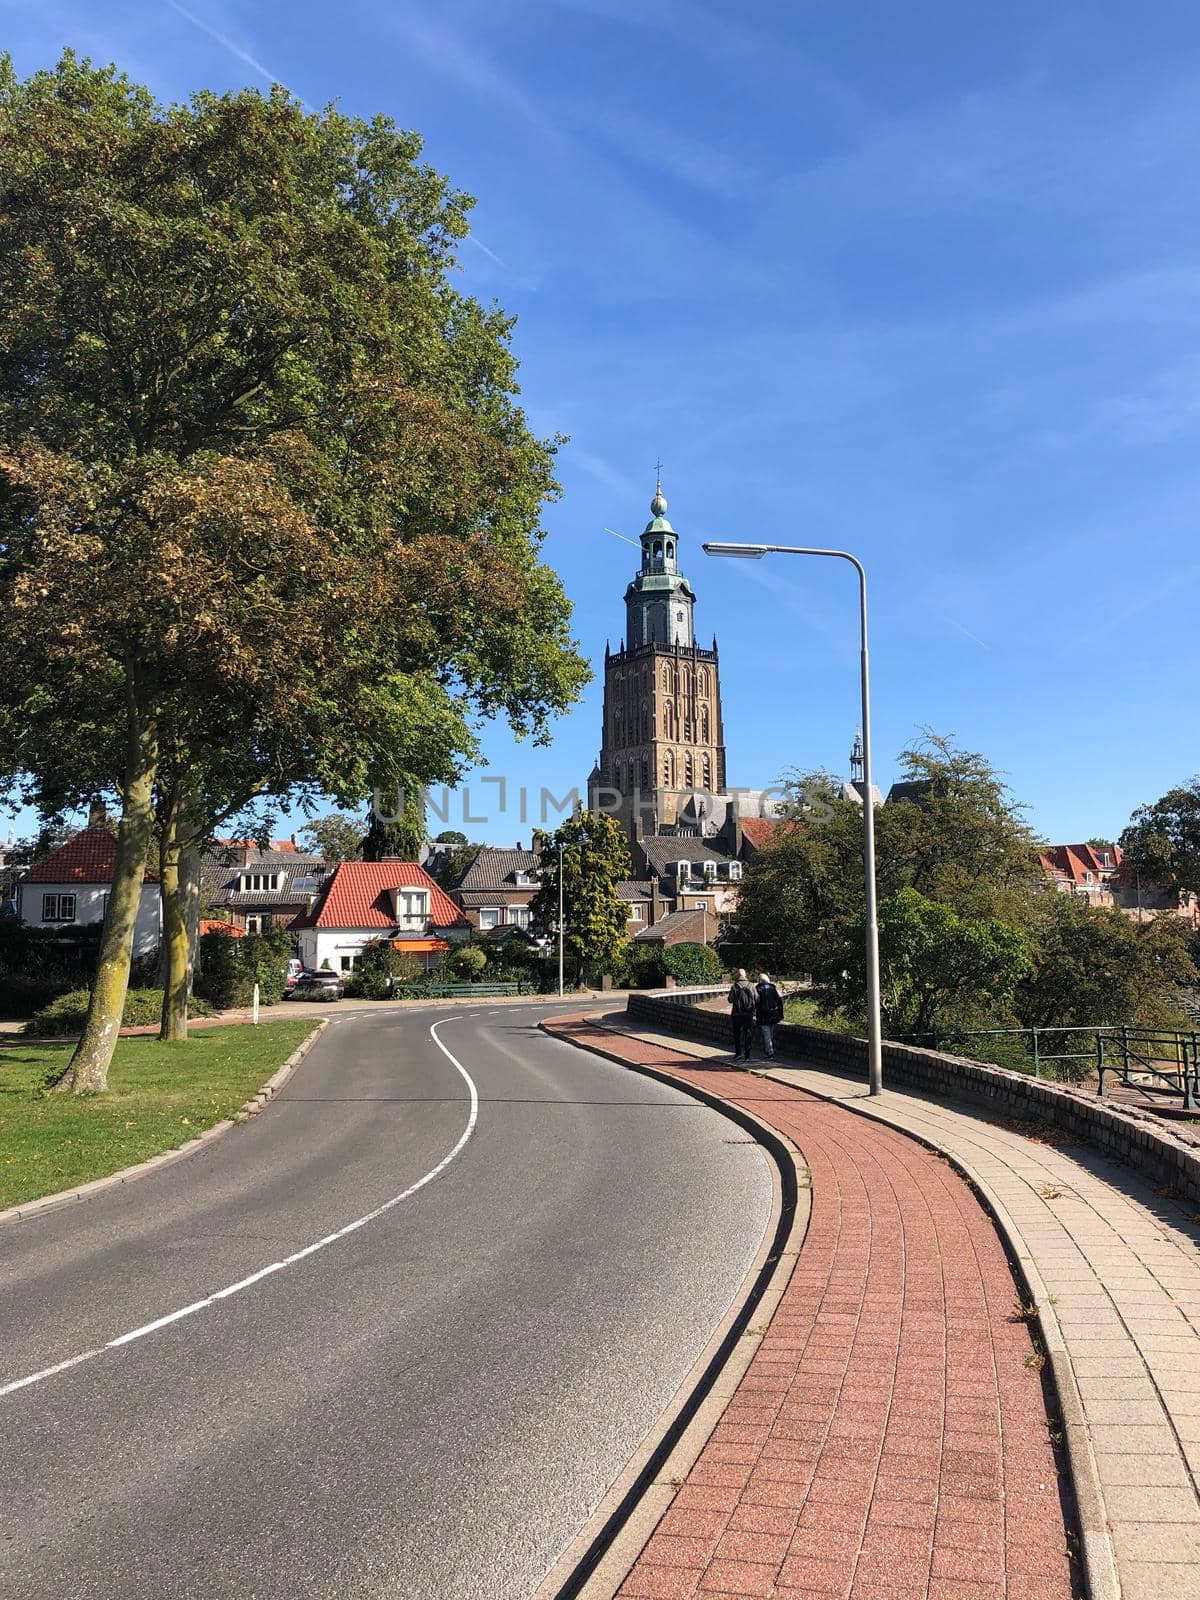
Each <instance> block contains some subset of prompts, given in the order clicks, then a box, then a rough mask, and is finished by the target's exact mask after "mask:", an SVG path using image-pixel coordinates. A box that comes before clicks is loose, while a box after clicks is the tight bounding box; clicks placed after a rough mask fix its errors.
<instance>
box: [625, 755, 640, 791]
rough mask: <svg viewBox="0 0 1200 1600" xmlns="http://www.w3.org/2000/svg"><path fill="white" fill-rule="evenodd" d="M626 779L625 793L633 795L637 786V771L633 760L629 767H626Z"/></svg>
mask: <svg viewBox="0 0 1200 1600" xmlns="http://www.w3.org/2000/svg"><path fill="white" fill-rule="evenodd" d="M625 779H626V783H625V793H626V795H631V794H632V793H633V791H634V790H635V789H636V788H637V772H636V771H635V769H634V765H633V762H632V761H631V762H630V763H629V765H628V767H626V769H625Z"/></svg>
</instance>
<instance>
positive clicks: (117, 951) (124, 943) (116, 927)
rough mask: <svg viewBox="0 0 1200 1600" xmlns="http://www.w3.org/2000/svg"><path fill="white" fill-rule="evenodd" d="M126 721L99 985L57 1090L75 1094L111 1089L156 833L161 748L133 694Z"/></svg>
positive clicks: (102, 939)
mask: <svg viewBox="0 0 1200 1600" xmlns="http://www.w3.org/2000/svg"><path fill="white" fill-rule="evenodd" d="M128 716H129V725H128V732H127V736H126V742H127V748H126V755H125V783H124V795H123V802H124V803H123V806H122V810H121V824H120V827H119V828H118V829H117V859H116V863H115V865H114V867H113V880H112V889H111V891H110V893H109V897H108V912H107V915H106V916H105V918H104V928H103V931H102V932H101V934H100V958H99V960H98V961H97V963H96V979H95V982H94V984H93V986H92V996H91V1000H90V1002H89V1004H88V1014H87V1020H86V1021H85V1022H84V1025H83V1034H82V1036H81V1038H80V1040H79V1043H78V1044H77V1045H76V1046H75V1053H74V1055H73V1056H72V1057H71V1064H70V1066H69V1067H68V1068H67V1070H66V1072H65V1073H64V1074H63V1076H62V1077H61V1078H60V1079H59V1081H58V1083H57V1085H56V1087H57V1088H58V1089H61V1090H64V1091H67V1092H69V1093H72V1094H102V1093H103V1092H104V1090H105V1089H107V1088H108V1068H109V1063H110V1062H111V1061H112V1054H113V1051H114V1050H115V1049H116V1045H117V1036H118V1034H119V1032H120V1028H121V1016H122V1013H123V1012H124V1010H125V995H126V992H127V990H128V988H129V967H130V963H131V961H132V959H133V937H134V930H135V927H136V924H137V914H138V906H139V905H140V903H141V898H142V880H143V878H144V877H145V872H146V855H147V852H148V850H149V848H150V841H151V837H152V835H153V831H154V805H153V796H154V773H155V766H156V762H157V748H156V743H155V737H154V730H153V727H152V726H151V725H150V724H149V723H148V722H147V721H146V720H145V719H143V717H142V716H141V714H140V708H139V707H138V706H137V704H136V702H135V699H134V694H133V691H132V690H131V691H130V704H129V713H128Z"/></svg>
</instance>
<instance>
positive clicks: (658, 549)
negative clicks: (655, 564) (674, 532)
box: [654, 539, 662, 561]
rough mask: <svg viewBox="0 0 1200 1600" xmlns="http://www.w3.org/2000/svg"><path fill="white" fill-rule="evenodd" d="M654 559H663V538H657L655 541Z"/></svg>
mask: <svg viewBox="0 0 1200 1600" xmlns="http://www.w3.org/2000/svg"><path fill="white" fill-rule="evenodd" d="M654 559H655V560H656V561H661V560H662V540H661V539H655V541H654Z"/></svg>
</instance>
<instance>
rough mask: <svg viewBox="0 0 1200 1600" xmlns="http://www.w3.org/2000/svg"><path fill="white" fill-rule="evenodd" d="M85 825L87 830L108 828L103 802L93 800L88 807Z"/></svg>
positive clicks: (106, 813) (106, 809)
mask: <svg viewBox="0 0 1200 1600" xmlns="http://www.w3.org/2000/svg"><path fill="white" fill-rule="evenodd" d="M87 825H88V827H89V828H107V827H108V807H107V806H106V805H105V804H104V801H103V800H93V801H92V802H91V804H90V805H89V806H88V820H87Z"/></svg>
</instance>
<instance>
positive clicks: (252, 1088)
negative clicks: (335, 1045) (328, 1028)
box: [0, 1017, 317, 1211]
mask: <svg viewBox="0 0 1200 1600" xmlns="http://www.w3.org/2000/svg"><path fill="white" fill-rule="evenodd" d="M316 1023H317V1019H315V1018H313V1017H305V1018H304V1019H302V1020H300V1021H297V1022H291V1021H288V1022H275V1023H268V1024H263V1025H262V1026H260V1027H257V1028H255V1027H250V1026H239V1027H227V1028H214V1029H212V1030H210V1031H205V1032H204V1033H198V1034H196V1035H195V1036H194V1037H193V1038H191V1039H189V1040H188V1042H187V1043H186V1044H160V1043H159V1041H158V1040H157V1039H151V1038H144V1037H143V1038H123V1039H121V1040H120V1041H119V1043H118V1044H117V1048H116V1052H115V1054H114V1057H113V1066H112V1076H111V1078H110V1080H109V1088H108V1090H107V1092H106V1093H104V1094H100V1095H61V1094H54V1093H50V1092H47V1085H48V1084H49V1083H50V1082H52V1081H53V1079H54V1078H55V1077H57V1076H58V1074H59V1073H61V1071H62V1070H63V1068H64V1067H65V1065H66V1063H67V1061H68V1060H69V1059H70V1054H71V1049H70V1046H69V1045H53V1044H41V1045H36V1046H35V1045H28V1046H17V1047H14V1048H11V1049H8V1050H4V1051H0V1211H4V1210H6V1209H7V1208H9V1207H12V1206H19V1205H23V1204H24V1203H25V1202H26V1201H31V1200H35V1199H37V1198H38V1197H40V1196H42V1195H50V1194H55V1193H57V1192H59V1191H60V1190H69V1189H74V1188H75V1187H76V1186H77V1185H79V1184H83V1183H90V1182H92V1181H93V1180H94V1179H97V1178H103V1177H107V1176H108V1175H109V1174H110V1173H114V1172H119V1171H121V1170H122V1169H123V1168H125V1167H130V1166H133V1165H135V1164H136V1163H138V1162H141V1161H145V1160H147V1159H148V1158H149V1157H151V1156H156V1155H159V1154H161V1153H162V1152H164V1151H168V1150H174V1149H177V1148H178V1147H179V1146H180V1145H184V1144H187V1143H188V1142H190V1141H191V1140H193V1139H195V1138H196V1137H197V1136H198V1135H199V1134H202V1133H204V1132H205V1131H206V1130H207V1129H209V1128H211V1127H213V1126H215V1125H216V1124H217V1123H219V1122H223V1121H225V1120H226V1119H227V1118H231V1117H234V1116H236V1115H237V1114H238V1112H239V1111H240V1109H241V1108H242V1106H243V1105H244V1104H245V1102H246V1101H248V1100H250V1099H252V1098H253V1097H254V1096H255V1095H256V1094H257V1093H258V1092H259V1090H261V1089H262V1087H263V1084H264V1083H265V1082H266V1080H267V1079H268V1078H269V1077H271V1075H272V1074H273V1073H274V1072H275V1071H276V1070H277V1069H278V1068H279V1067H281V1066H282V1065H283V1063H284V1062H285V1061H286V1060H287V1059H288V1057H289V1056H290V1055H291V1054H292V1053H293V1051H295V1050H296V1049H297V1048H298V1047H299V1046H300V1045H302V1044H303V1043H304V1041H305V1040H306V1039H308V1038H309V1036H310V1035H311V1034H312V1033H313V1031H314V1028H315V1027H316Z"/></svg>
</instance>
